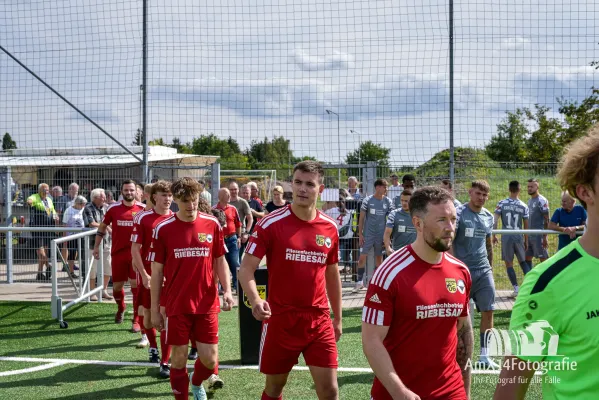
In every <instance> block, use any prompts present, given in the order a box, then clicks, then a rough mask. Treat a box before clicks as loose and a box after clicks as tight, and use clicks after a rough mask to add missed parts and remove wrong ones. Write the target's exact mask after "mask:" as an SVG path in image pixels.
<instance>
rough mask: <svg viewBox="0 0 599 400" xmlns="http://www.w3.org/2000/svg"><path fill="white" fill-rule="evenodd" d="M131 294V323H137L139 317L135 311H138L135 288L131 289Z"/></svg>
mask: <svg viewBox="0 0 599 400" xmlns="http://www.w3.org/2000/svg"><path fill="white" fill-rule="evenodd" d="M131 293H132V294H133V322H137V323H139V319H138V318H139V316H138V315H137V311H138V310H139V307H138V306H137V288H136V287H132V288H131Z"/></svg>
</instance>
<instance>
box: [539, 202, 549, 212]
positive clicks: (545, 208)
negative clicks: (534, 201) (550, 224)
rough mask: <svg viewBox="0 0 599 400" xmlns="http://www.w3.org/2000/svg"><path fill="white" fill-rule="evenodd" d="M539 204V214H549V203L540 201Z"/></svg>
mask: <svg viewBox="0 0 599 400" xmlns="http://www.w3.org/2000/svg"><path fill="white" fill-rule="evenodd" d="M540 202H541V204H539V206H540V208H541V213H542V214H547V215H548V214H549V202H548V201H547V199H541V201H540Z"/></svg>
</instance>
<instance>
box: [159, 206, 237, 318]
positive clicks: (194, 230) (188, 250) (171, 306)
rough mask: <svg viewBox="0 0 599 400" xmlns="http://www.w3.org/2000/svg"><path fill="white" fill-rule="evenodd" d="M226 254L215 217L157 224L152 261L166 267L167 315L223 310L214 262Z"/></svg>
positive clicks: (170, 218)
mask: <svg viewBox="0 0 599 400" xmlns="http://www.w3.org/2000/svg"><path fill="white" fill-rule="evenodd" d="M226 251H227V250H226V248H225V242H224V239H223V230H222V229H221V227H220V225H219V223H218V220H217V219H216V218H214V217H213V216H212V215H207V214H203V213H198V217H197V218H196V219H195V221H193V222H185V221H181V220H180V219H179V218H177V215H176V214H175V215H172V216H171V217H169V218H167V219H165V220H164V221H162V222H160V223H159V224H158V225H156V227H155V228H154V234H153V235H152V244H151V249H150V252H149V253H148V261H150V262H151V261H155V262H157V263H160V264H163V265H164V277H165V278H166V283H165V290H166V294H167V295H168V298H167V300H166V303H165V307H166V315H167V316H173V315H179V314H210V313H217V312H219V311H220V304H219V301H218V289H217V285H216V282H215V276H214V268H213V260H214V259H217V258H219V257H221V256H223V255H225V253H226ZM163 292H164V290H163Z"/></svg>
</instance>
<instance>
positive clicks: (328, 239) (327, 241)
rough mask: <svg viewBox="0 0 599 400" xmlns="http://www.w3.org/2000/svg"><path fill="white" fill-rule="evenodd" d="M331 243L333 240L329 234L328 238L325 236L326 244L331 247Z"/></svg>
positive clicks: (328, 247)
mask: <svg viewBox="0 0 599 400" xmlns="http://www.w3.org/2000/svg"><path fill="white" fill-rule="evenodd" d="M331 244H333V242H332V241H331V238H330V237H328V236H327V237H326V238H324V245H325V246H327V249H330V248H331Z"/></svg>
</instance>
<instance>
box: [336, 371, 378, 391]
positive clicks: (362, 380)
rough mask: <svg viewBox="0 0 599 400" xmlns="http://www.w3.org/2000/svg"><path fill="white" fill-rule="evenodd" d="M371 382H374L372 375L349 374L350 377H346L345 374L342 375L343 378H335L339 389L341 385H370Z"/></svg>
mask: <svg viewBox="0 0 599 400" xmlns="http://www.w3.org/2000/svg"><path fill="white" fill-rule="evenodd" d="M373 381H374V374H373V373H360V374H351V375H346V373H344V375H343V376H340V377H338V378H337V382H338V384H339V387H340V388H341V387H342V386H343V385H354V384H358V385H372V382H373Z"/></svg>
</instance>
